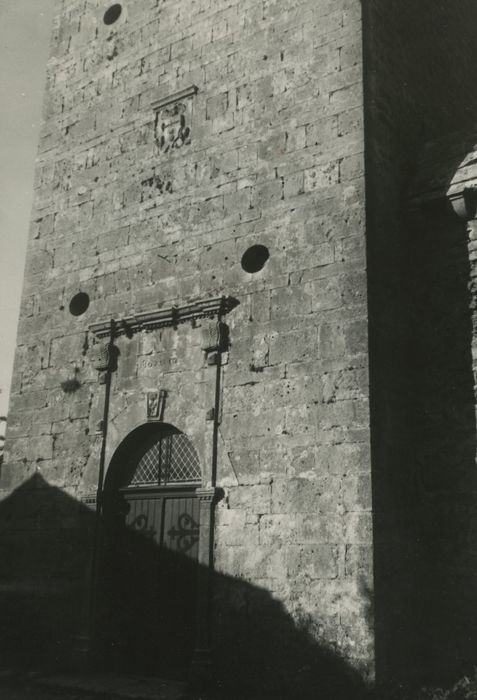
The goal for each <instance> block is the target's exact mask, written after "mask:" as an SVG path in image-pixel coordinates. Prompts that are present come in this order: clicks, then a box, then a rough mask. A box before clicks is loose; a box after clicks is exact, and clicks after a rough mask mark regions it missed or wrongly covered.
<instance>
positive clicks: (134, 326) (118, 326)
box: [89, 296, 239, 347]
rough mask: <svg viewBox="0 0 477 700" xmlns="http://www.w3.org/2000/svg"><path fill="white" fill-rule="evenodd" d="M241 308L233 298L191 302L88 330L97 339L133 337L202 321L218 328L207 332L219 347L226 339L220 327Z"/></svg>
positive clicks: (147, 312)
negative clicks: (137, 334)
mask: <svg viewBox="0 0 477 700" xmlns="http://www.w3.org/2000/svg"><path fill="white" fill-rule="evenodd" d="M238 304H239V302H238V301H237V299H234V298H233V297H225V296H223V297H214V298H212V299H204V300H201V301H194V302H190V303H189V304H184V305H183V306H171V307H166V308H159V309H153V310H151V311H144V312H142V313H139V314H131V315H129V316H123V317H122V318H118V319H107V320H104V321H99V322H98V323H92V324H91V325H90V326H89V330H90V331H91V332H92V333H93V334H94V335H95V336H96V337H97V338H106V337H111V333H112V335H113V337H117V336H120V335H126V336H128V337H131V336H132V335H133V334H134V333H138V332H141V331H151V330H156V329H158V328H167V327H169V328H171V327H172V328H175V327H176V326H178V325H179V324H181V323H187V322H190V323H195V322H196V321H198V320H199V319H214V324H215V325H214V324H213V325H212V328H211V333H210V334H209V330H207V337H208V338H210V337H211V334H213V335H214V342H215V343H216V342H217V338H218V339H219V340H220V338H221V337H222V338H223V337H224V336H223V335H222V336H221V335H220V334H221V333H223V332H224V329H223V328H222V329H221V328H220V326H219V328H218V329H217V323H219V322H220V321H221V320H222V318H223V316H225V315H226V314H228V313H229V312H230V311H232V309H234V308H235V307H236V306H238ZM111 329H113V330H111ZM219 344H220V343H219ZM209 347H210V346H209Z"/></svg>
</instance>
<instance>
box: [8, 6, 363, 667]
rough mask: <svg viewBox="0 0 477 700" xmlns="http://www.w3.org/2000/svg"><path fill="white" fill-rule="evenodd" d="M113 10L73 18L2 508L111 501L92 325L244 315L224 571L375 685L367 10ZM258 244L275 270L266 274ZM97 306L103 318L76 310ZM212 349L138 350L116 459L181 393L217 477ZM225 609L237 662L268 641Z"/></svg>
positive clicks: (232, 417) (230, 400)
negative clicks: (157, 408)
mask: <svg viewBox="0 0 477 700" xmlns="http://www.w3.org/2000/svg"><path fill="white" fill-rule="evenodd" d="M105 9H106V7H105V6H104V4H103V3H99V2H97V1H93V0H86V1H85V0H73V1H71V0H70V1H66V0H64V1H63V2H58V5H57V13H56V18H55V25H54V36H53V42H52V55H51V59H50V62H49V67H48V79H47V82H48V84H47V91H46V100H45V123H44V127H43V130H42V135H41V142H40V149H39V157H38V165H37V175H36V184H35V207H34V213H33V218H32V226H31V234H30V240H29V247H28V256H27V264H26V277H25V285H24V293H23V302H22V309H21V317H20V325H19V332H18V349H17V353H16V361H15V371H14V381H13V388H12V398H11V406H10V411H9V432H8V438H7V446H6V447H7V450H6V451H7V459H6V464H5V465H4V466H3V468H2V472H1V482H0V486H1V488H2V494H3V496H5V497H7V496H8V495H9V494H10V493H11V492H12V490H14V489H17V488H18V487H19V486H20V484H22V482H24V481H25V480H26V479H27V478H29V477H31V476H32V475H33V474H38V473H39V474H41V476H42V479H44V480H45V481H46V482H47V484H48V485H49V486H50V487H55V488H58V489H61V490H62V491H63V492H65V493H67V494H69V495H70V496H73V497H75V498H81V497H82V496H84V495H85V494H88V493H90V492H91V490H94V487H95V484H96V480H97V469H98V461H99V455H100V447H101V427H100V424H99V423H100V420H101V417H102V402H103V392H104V387H103V386H102V385H100V384H99V383H98V373H97V372H96V370H95V369H94V363H93V361H92V355H93V354H94V352H95V351H96V350H95V340H94V337H93V334H91V333H90V332H88V327H89V325H90V324H91V323H94V322H97V321H100V320H103V319H106V320H107V319H108V318H113V317H114V318H118V317H121V316H124V315H130V314H134V313H139V312H142V311H146V310H148V309H152V308H157V307H158V306H163V307H169V306H170V307H172V306H181V305H182V304H184V303H186V302H188V301H190V300H196V299H199V300H201V299H206V298H209V297H213V296H218V295H224V294H225V295H228V296H231V297H234V298H236V299H237V300H238V302H239V305H238V306H237V307H236V308H235V309H234V310H233V311H232V312H231V313H230V314H229V315H228V317H227V323H228V324H229V327H230V340H231V344H230V348H229V352H228V355H227V358H226V362H225V364H224V366H223V368H222V369H221V373H222V396H221V423H220V431H219V443H218V472H217V485H218V486H220V487H221V488H223V489H224V498H223V499H222V501H221V502H220V504H219V505H218V508H217V514H216V532H215V542H216V548H215V565H216V570H217V572H218V573H219V574H222V575H224V576H227V577H232V578H233V579H238V580H240V581H243V582H247V583H248V584H251V585H253V586H254V587H255V588H256V590H257V591H266V592H268V594H269V595H270V596H271V597H272V599H274V600H276V601H277V604H278V603H279V604H280V605H282V606H283V612H284V614H286V615H287V616H289V618H290V620H291V621H292V623H293V624H294V625H296V626H298V627H300V629H304V630H306V632H307V634H309V635H310V638H311V639H312V640H314V642H315V643H317V644H319V645H320V647H322V648H323V649H326V650H330V652H331V653H333V654H336V656H337V657H338V658H342V659H344V660H345V662H346V663H349V665H350V667H351V668H355V669H358V670H359V673H360V674H363V675H364V676H365V677H369V676H371V675H372V669H373V633H372V622H371V614H370V608H371V595H372V594H371V589H372V561H371V560H372V542H371V538H372V534H371V531H372V524H371V485H370V457H369V442H370V437H369V413H368V369H367V367H368V355H367V302H366V262H365V238H364V227H365V222H364V164H363V162H364V134H363V90H362V58H361V41H362V37H361V5H360V3H359V2H358V1H357V0H339V2H336V1H333V2H329V1H328V0H319V1H317V0H276V1H273V0H260V1H259V2H257V0H249V1H247V2H240V3H239V2H237V1H236V0H227V1H225V0H215V1H214V2H211V1H210V0H184V1H182V2H180V3H178V2H171V1H170V0H167V1H160V0H154V1H153V0H148V2H145V1H144V0H129V1H128V2H125V3H124V5H123V9H122V14H121V16H120V18H119V19H118V20H117V21H116V22H115V23H113V24H111V25H105V24H104V22H103V15H104V11H105ZM177 93H181V94H179V95H178V94H177ZM171 96H172V97H171ZM174 96H175V97H174ZM255 244H260V245H263V246H266V247H267V248H268V251H269V259H268V261H267V262H266V264H265V265H264V267H263V269H262V270H261V271H258V272H256V273H249V272H246V271H244V269H243V268H242V265H241V259H242V256H243V254H244V252H245V251H246V250H247V249H249V248H250V247H251V246H252V245H255ZM79 292H83V293H86V294H88V295H89V299H90V305H89V308H88V309H87V311H86V312H85V313H83V314H80V315H77V316H75V315H72V314H71V313H70V310H69V305H70V302H71V300H72V299H73V297H74V296H75V295H76V294H78V293H79ZM199 334H200V331H199V329H198V328H194V327H192V326H190V325H184V326H179V327H178V328H177V329H173V328H170V329H165V330H163V331H154V332H151V333H138V334H137V335H135V336H134V337H133V338H132V339H128V338H126V337H122V338H121V339H120V340H119V341H118V349H119V353H120V354H119V359H118V370H117V372H116V373H115V374H114V377H113V386H112V391H111V412H110V424H109V426H108V428H109V433H108V447H107V450H108V451H107V458H108V460H109V459H110V458H111V456H112V454H113V452H114V448H115V447H116V446H117V445H118V444H119V443H120V442H121V440H123V439H124V438H125V437H126V435H127V433H128V432H130V431H131V430H132V429H133V428H135V427H136V426H137V425H139V424H140V423H141V422H144V421H145V420H146V416H145V409H144V401H145V394H146V392H147V391H148V390H150V389H155V388H159V386H161V387H164V388H167V390H168V403H167V412H166V417H165V419H166V420H167V421H168V422H170V423H173V424H175V425H177V427H179V428H180V429H182V430H185V431H186V432H187V433H188V435H189V436H190V437H191V439H192V440H193V442H194V444H195V446H196V448H197V450H198V452H199V455H200V456H201V460H202V462H203V468H204V471H205V473H207V469H208V468H209V467H208V464H209V460H210V452H208V450H209V447H208V446H210V439H209V438H210V435H211V427H210V424H209V425H208V424H207V421H206V415H207V411H208V410H209V409H210V408H211V407H212V405H213V396H212V395H211V393H210V387H211V386H212V387H213V381H212V378H211V377H213V376H215V367H209V366H207V364H206V362H205V357H204V354H203V352H202V350H201V339H200V337H199ZM16 517H19V518H20V524H19V525H18V528H19V529H21V528H22V527H23V526H24V524H23V520H22V517H21V516H19V515H17V516H16ZM13 527H14V528H15V526H13ZM29 527H32V528H35V527H37V524H36V523H35V522H31V521H30V525H29ZM71 527H72V528H74V527H76V525H75V523H74V522H73V523H71ZM12 566H13V570H12V574H11V576H12V579H13V580H14V579H15V572H14V567H15V565H14V563H13V564H12ZM76 575H77V572H76V573H73V574H71V575H70V578H74V577H75V576H76ZM66 578H68V577H65V580H66ZM63 582H64V581H63ZM65 585H66V584H65ZM224 591H225V587H221V586H220V585H217V587H216V606H215V608H216V622H215V624H216V636H215V639H216V646H217V647H218V648H219V649H220V646H221V645H220V639H226V637H227V629H226V627H227V624H226V623H224V619H225V617H227V616H228V619H231V618H232V617H233V615H235V614H238V613H240V614H241V617H240V619H241V622H240V624H241V625H245V628H246V629H248V630H249V631H250V633H251V634H252V635H253V625H254V618H253V613H252V612H251V611H252V610H253V605H252V604H250V606H249V607H248V608H247V605H245V603H244V599H243V596H240V595H237V596H232V595H226V594H225V592H224ZM257 596H258V593H257ZM252 598H253V596H252ZM257 600H260V597H259V596H258V597H257ZM246 609H248V610H249V612H247V611H246ZM247 616H248V617H247ZM247 626H248V627H247ZM220 635H222V637H221V636H220ZM222 648H223V647H222ZM262 653H263V652H262ZM230 658H231V657H230V655H229V659H228V661H227V659H223V660H222V661H223V663H224V664H227V663H228V662H230ZM235 671H237V669H235Z"/></svg>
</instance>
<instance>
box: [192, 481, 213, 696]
mask: <svg viewBox="0 0 477 700" xmlns="http://www.w3.org/2000/svg"><path fill="white" fill-rule="evenodd" d="M196 494H197V498H198V499H199V501H200V516H199V520H200V535H199V557H198V564H199V566H198V572H197V613H196V641H195V649H194V656H193V659H192V667H191V675H192V681H193V682H194V683H199V684H200V683H207V681H209V680H210V675H211V674H210V671H211V657H210V594H211V585H210V584H211V574H212V569H213V535H214V506H215V502H216V497H217V489H216V488H214V487H212V488H199V489H197V490H196Z"/></svg>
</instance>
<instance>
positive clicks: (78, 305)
mask: <svg viewBox="0 0 477 700" xmlns="http://www.w3.org/2000/svg"><path fill="white" fill-rule="evenodd" d="M88 306H89V296H88V295H87V294H86V292H78V294H75V295H74V297H73V298H72V300H71V301H70V313H72V314H73V316H81V314H84V312H85V311H86V309H87V308H88Z"/></svg>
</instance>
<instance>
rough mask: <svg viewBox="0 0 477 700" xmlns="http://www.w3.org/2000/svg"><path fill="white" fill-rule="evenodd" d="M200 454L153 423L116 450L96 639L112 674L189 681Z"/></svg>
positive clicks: (107, 508) (109, 484) (167, 428)
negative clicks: (116, 671)
mask: <svg viewBox="0 0 477 700" xmlns="http://www.w3.org/2000/svg"><path fill="white" fill-rule="evenodd" d="M200 483H201V471H200V466H199V460H198V457H197V453H196V451H195V449H194V447H193V445H192V443H191V442H190V440H189V439H188V437H187V436H186V435H185V434H184V433H181V432H180V431H179V430H177V429H176V428H174V427H173V426H171V425H166V424H162V423H161V424H147V425H144V426H141V427H140V428H138V429H136V430H135V431H133V433H131V434H130V435H129V436H128V438H126V440H125V441H124V442H123V443H122V444H121V445H120V447H119V448H118V450H117V451H116V453H115V455H114V457H113V459H112V461H111V465H110V468H109V470H108V477H107V480H106V484H105V490H104V506H103V515H104V517H103V538H102V563H101V568H100V582H99V586H100V596H99V601H100V605H99V613H100V614H99V618H98V619H99V624H100V627H101V629H100V630H98V633H99V634H98V636H99V638H100V639H101V640H102V656H103V657H104V658H105V660H106V661H107V665H108V666H109V667H111V668H114V669H121V670H128V671H131V672H135V673H146V674H155V675H162V676H164V677H171V678H174V677H184V674H185V673H186V671H187V670H188V667H189V665H190V662H191V658H192V653H193V650H194V641H195V618H196V599H197V590H196V587H197V558H198V547H199V516H200V513H199V507H200V505H199V501H198V499H197V497H196V493H195V492H196V489H197V487H198V486H200Z"/></svg>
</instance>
